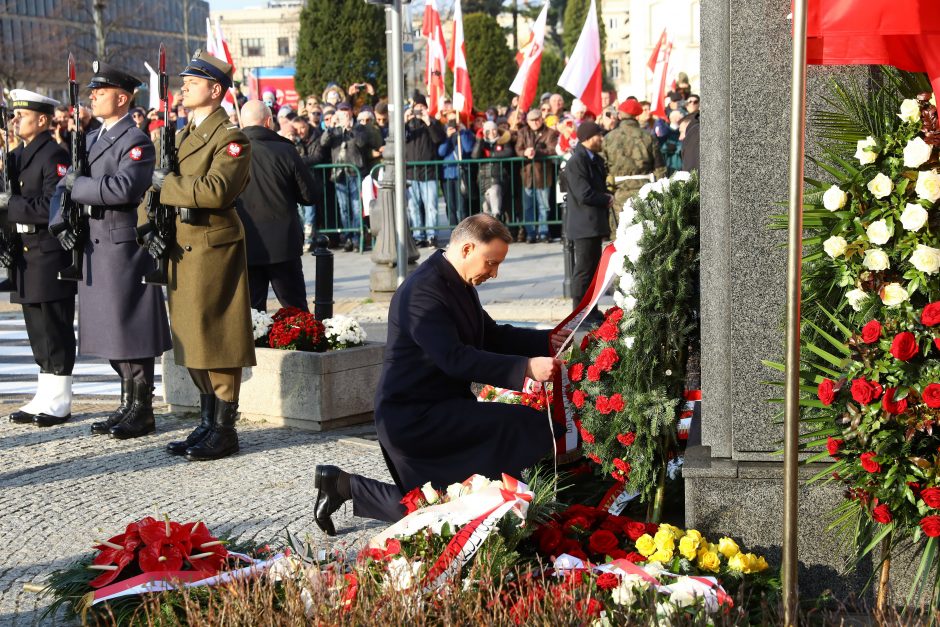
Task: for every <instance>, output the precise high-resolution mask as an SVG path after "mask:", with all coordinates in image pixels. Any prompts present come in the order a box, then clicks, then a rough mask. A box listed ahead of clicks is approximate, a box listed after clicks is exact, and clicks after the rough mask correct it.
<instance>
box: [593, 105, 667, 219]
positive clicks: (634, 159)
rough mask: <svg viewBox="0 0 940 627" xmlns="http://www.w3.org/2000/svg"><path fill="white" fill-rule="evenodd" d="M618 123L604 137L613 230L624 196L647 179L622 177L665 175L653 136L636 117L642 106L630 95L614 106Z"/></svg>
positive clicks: (632, 193) (632, 192)
mask: <svg viewBox="0 0 940 627" xmlns="http://www.w3.org/2000/svg"><path fill="white" fill-rule="evenodd" d="M617 111H618V115H619V117H620V124H618V125H617V128H616V129H614V130H612V131H611V132H610V133H608V134H607V136H606V137H605V138H604V160H605V162H606V163H607V171H608V175H609V177H610V178H609V180H608V184H609V185H610V188H611V189H613V190H614V206H613V210H612V211H611V215H612V218H611V219H612V220H613V221H612V223H611V224H612V227H613V230H616V229H617V222H616V219H617V216H619V215H620V211H621V210H622V209H623V205H624V203H625V202H627V199H628V198H630V197H631V196H634V195H635V194H636V193H637V192H638V191H639V189H640V188H641V187H643V185H644V184H646V183H649V179H648V178H647V179H645V180H644V179H642V178H635V179H628V178H621V177H628V176H636V177H640V176H644V175H649V174H655V175H656V177H657V178H660V177H662V176H665V174H666V168H665V162H664V161H663V155H662V153H661V152H660V150H659V144H658V142H657V141H656V139H655V138H654V137H653V136H652V135H650V134H649V133H647V132H646V131H644V130H643V129H642V128H640V123H639V121H638V120H637V118H639V117H640V116H641V115H642V114H643V106H642V105H641V104H640V103H639V101H637V99H636V98H633V97H630V98H627V99H626V100H624V101H623V102H622V103H620V106H619V107H618V108H617ZM618 179H619V180H618Z"/></svg>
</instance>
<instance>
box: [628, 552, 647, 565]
mask: <svg viewBox="0 0 940 627" xmlns="http://www.w3.org/2000/svg"><path fill="white" fill-rule="evenodd" d="M626 559H627V561H628V562H633V563H634V564H639V563H640V562H645V561H646V557H645V556H644V555H643V554H642V553H637V552H636V551H631V552H629V553H627V558H626Z"/></svg>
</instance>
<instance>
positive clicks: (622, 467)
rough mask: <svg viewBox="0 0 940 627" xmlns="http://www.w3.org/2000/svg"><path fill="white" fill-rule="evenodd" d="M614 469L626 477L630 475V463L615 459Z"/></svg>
mask: <svg viewBox="0 0 940 627" xmlns="http://www.w3.org/2000/svg"><path fill="white" fill-rule="evenodd" d="M614 468H616V469H617V470H619V471H620V472H622V473H623V474H625V475H629V474H630V464H629V463H628V462H625V461H623V460H622V459H620V458H619V457H618V458H616V459H614Z"/></svg>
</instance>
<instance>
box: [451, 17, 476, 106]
mask: <svg viewBox="0 0 940 627" xmlns="http://www.w3.org/2000/svg"><path fill="white" fill-rule="evenodd" d="M450 45H451V49H450V55H448V56H449V58H448V64H449V65H450V69H451V71H453V73H454V109H455V110H456V111H457V113H459V114H460V119H461V120H463V122H464V123H466V124H469V123H470V117H471V116H472V115H473V92H472V91H471V89H470V72H469V71H468V70H467V45H466V43H465V42H464V38H463V12H462V11H461V10H460V0H457V1H456V2H455V3H454V34H453V37H452V38H451V40H450Z"/></svg>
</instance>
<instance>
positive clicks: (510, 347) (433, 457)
mask: <svg viewBox="0 0 940 627" xmlns="http://www.w3.org/2000/svg"><path fill="white" fill-rule="evenodd" d="M510 241H512V237H511V235H510V234H509V229H507V228H506V227H505V226H504V225H503V224H502V223H501V222H500V221H499V220H497V219H496V218H495V217H493V216H488V215H485V214H478V215H474V216H471V217H469V218H466V219H464V220H463V221H462V222H461V223H460V224H458V225H457V227H456V228H455V229H454V231H453V232H452V233H451V239H450V243H449V245H448V247H447V251H446V252H443V251H438V252H436V253H434V254H433V255H431V256H430V257H429V258H428V259H427V260H426V261H425V262H424V263H422V264H421V265H420V266H419V267H418V269H417V270H416V271H415V272H414V273H413V274H412V275H411V276H409V277H408V279H407V280H405V282H404V283H403V284H402V285H401V287H400V288H398V291H397V292H395V295H394V296H393V297H392V302H391V305H390V307H389V314H388V343H387V347H386V350H385V363H384V365H383V368H382V376H381V378H380V379H379V384H378V389H377V391H376V395H375V426H376V430H377V431H378V435H379V442H380V443H381V445H382V452H383V454H384V456H385V462H386V464H387V465H388V469H389V472H390V474H391V475H392V478H393V479H394V480H395V484H394V485H392V484H385V483H381V482H378V481H375V480H373V479H368V478H366V477H362V476H360V475H352V474H348V473H345V472H343V471H342V470H340V469H339V468H337V467H335V466H317V468H316V471H315V473H314V481H315V484H316V487H317V488H318V489H319V492H318V495H317V503H316V506H315V514H314V520H315V521H316V523H317V525H318V526H319V527H320V528H321V529H323V530H324V531H325V532H326V533H327V534H328V535H333V534H334V533H335V529H334V527H333V522H332V520H331V519H330V516H331V515H332V514H333V512H335V511H336V510H337V509H338V508H339V507H340V505H341V504H342V503H343V502H344V501H346V500H347V499H350V498H351V499H352V502H353V512H354V513H355V515H357V516H364V517H367V518H376V519H379V520H386V521H394V520H397V519H398V518H400V517H401V516H402V515H403V514H404V507H403V506H402V505H401V503H400V501H401V498H402V495H403V494H405V493H407V492H408V491H410V490H412V489H414V488H416V487H419V486H421V485H423V484H424V483H425V482H430V483H431V485H433V486H434V487H435V488H438V489H443V488H446V487H447V486H448V485H449V484H451V483H454V482H459V481H463V480H465V479H467V478H468V477H469V476H471V475H473V474H475V473H478V474H481V475H483V476H486V477H491V478H492V477H496V478H498V477H500V476H501V473H507V474H510V475H513V476H515V477H519V475H520V473H521V472H522V470H523V469H524V468H527V467H530V466H532V465H533V464H535V463H536V462H537V461H539V460H540V459H541V458H542V457H545V456H546V455H550V454H551V453H552V436H551V431H550V429H549V423H548V419H547V417H546V415H545V414H544V413H543V412H539V411H537V410H535V409H532V408H530V407H525V406H523V405H510V404H505V403H479V402H477V400H476V398H475V396H474V395H473V392H472V391H471V388H470V384H471V381H476V382H479V383H489V384H492V385H496V386H499V387H505V388H509V389H514V390H518V389H521V388H522V385H523V383H524V382H525V378H526V377H527V376H528V377H530V378H532V379H535V380H537V381H546V380H548V379H550V378H551V377H552V376H553V374H554V373H555V372H556V371H557V368H558V367H559V366H560V363H561V362H560V361H558V360H557V359H554V358H553V357H551V356H550V355H553V354H554V353H555V351H557V350H558V348H559V346H560V343H561V342H562V341H564V338H565V337H566V336H567V335H568V333H567V332H562V333H558V334H556V335H555V336H553V337H552V339H551V341H550V340H549V332H548V331H541V330H536V329H520V328H517V327H513V326H510V325H498V324H496V323H495V322H494V321H493V319H492V318H490V316H489V315H488V314H487V313H486V312H485V311H484V310H483V308H482V307H481V306H480V299H479V297H478V295H477V291H476V286H477V285H480V284H481V283H483V282H484V281H486V280H487V279H490V278H493V277H495V276H496V274H497V271H498V269H499V265H500V263H502V261H503V260H504V259H505V258H506V254H507V252H508V251H509V242H510Z"/></svg>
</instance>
